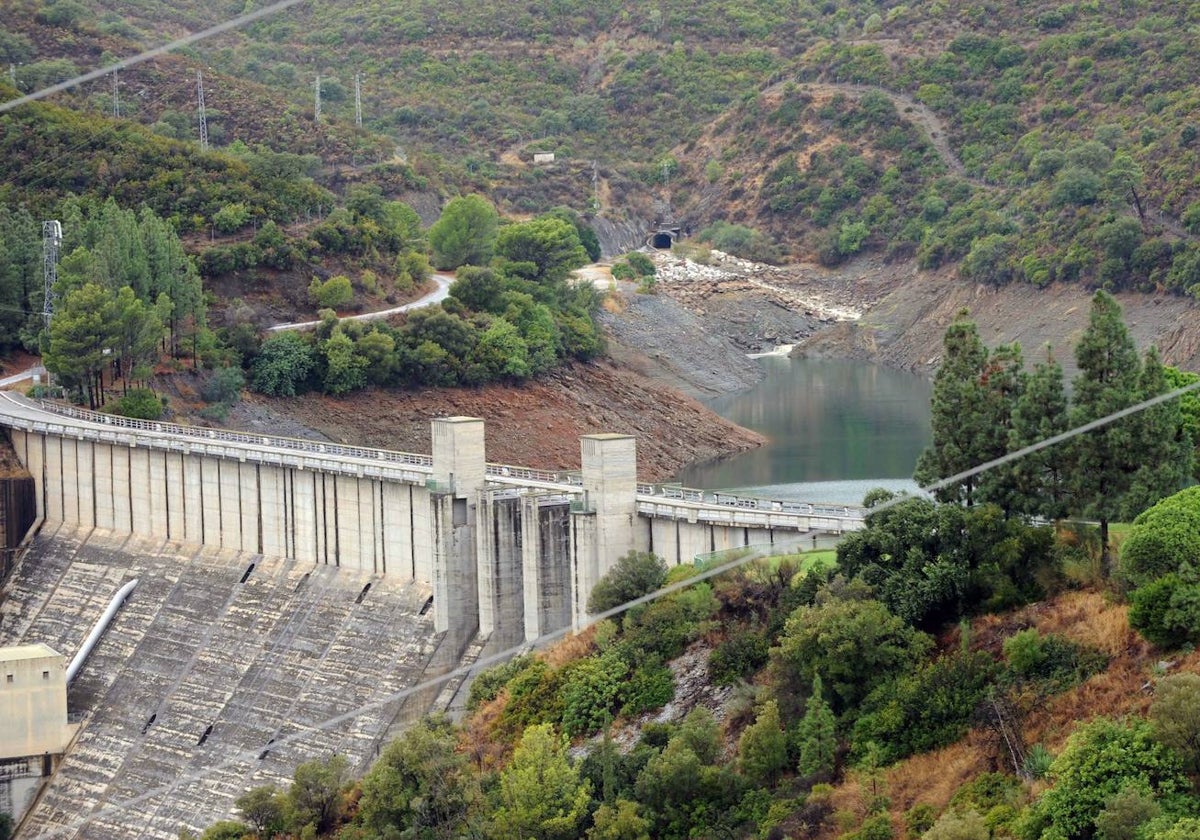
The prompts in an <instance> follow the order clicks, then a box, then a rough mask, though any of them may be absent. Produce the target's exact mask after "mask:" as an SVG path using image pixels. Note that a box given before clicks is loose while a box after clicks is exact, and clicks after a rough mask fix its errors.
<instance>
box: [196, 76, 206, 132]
mask: <svg viewBox="0 0 1200 840" xmlns="http://www.w3.org/2000/svg"><path fill="white" fill-rule="evenodd" d="M196 116H197V118H198V119H199V120H200V151H202V152H207V151H208V119H207V118H206V117H205V116H204V74H203V73H202V72H201V71H199V70H197V71H196Z"/></svg>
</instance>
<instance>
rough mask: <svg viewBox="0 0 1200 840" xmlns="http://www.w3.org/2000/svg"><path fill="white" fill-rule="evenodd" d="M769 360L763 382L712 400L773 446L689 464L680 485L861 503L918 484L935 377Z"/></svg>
mask: <svg viewBox="0 0 1200 840" xmlns="http://www.w3.org/2000/svg"><path fill="white" fill-rule="evenodd" d="M759 363H760V364H762V365H763V366H764V368H765V371H766V377H765V378H764V379H763V381H762V382H760V383H759V384H758V385H757V386H755V387H754V388H752V389H750V390H748V391H743V392H741V393H739V394H734V395H730V396H725V397H719V398H717V399H715V400H711V401H709V402H708V406H709V407H710V408H711V409H712V410H713V411H715V412H716V413H717V414H720V415H721V416H722V417H725V418H727V419H729V420H732V421H733V422H735V423H737V424H738V425H739V426H745V427H746V428H748V429H753V430H754V431H756V432H760V433H761V434H763V435H765V436H766V437H767V438H769V440H770V442H769V443H768V444H767V445H766V446H763V447H760V448H759V449H755V450H752V451H750V452H745V453H743V454H741V455H736V456H733V457H731V458H726V459H723V460H719V461H712V462H709V463H705V464H699V465H696V466H693V467H689V468H688V469H687V470H685V471H684V472H682V473H681V474H680V475H679V476H678V477H677V479H676V480H677V481H679V482H681V483H682V484H683V485H684V486H685V487H698V488H703V489H705V490H731V491H737V492H741V493H745V494H748V495H758V496H767V497H770V498H773V499H793V500H797V501H804V502H837V503H839V504H858V503H859V502H861V501H862V497H863V494H864V493H865V492H866V491H867V490H869V489H871V488H872V487H887V488H888V489H892V490H910V491H913V490H915V489H916V485H915V484H913V482H912V480H911V476H912V471H913V467H914V466H915V465H916V462H917V457H918V456H919V455H920V454H921V452H922V450H924V449H925V447H926V446H928V445H929V441H930V425H929V397H930V393H931V384H930V382H929V381H928V380H927V379H924V378H922V377H920V376H916V375H915V374H910V373H905V372H903V371H896V370H891V369H888V368H883V367H879V366H877V365H871V364H866V363H862V362H846V361H834V360H828V359H788V358H787V357H783V356H768V357H764V358H762V359H760V360H759Z"/></svg>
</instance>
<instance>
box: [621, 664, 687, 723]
mask: <svg viewBox="0 0 1200 840" xmlns="http://www.w3.org/2000/svg"><path fill="white" fill-rule="evenodd" d="M674 697H675V675H674V674H673V673H672V672H671V669H670V668H668V667H667V666H666V665H664V664H663V662H662V660H661V659H659V658H657V657H653V656H652V657H649V658H646V659H644V660H643V661H642V663H641V664H640V665H638V666H637V668H636V670H634V672H633V673H632V674H631V675H630V676H629V680H628V682H626V683H625V685H624V686H622V688H621V714H622V715H625V716H627V717H633V716H635V715H640V714H642V713H643V712H651V711H654V710H655V709H661V708H662V707H663V706H665V705H667V703H670V702H671V700H672V699H674Z"/></svg>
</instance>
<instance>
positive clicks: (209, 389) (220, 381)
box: [200, 367, 246, 405]
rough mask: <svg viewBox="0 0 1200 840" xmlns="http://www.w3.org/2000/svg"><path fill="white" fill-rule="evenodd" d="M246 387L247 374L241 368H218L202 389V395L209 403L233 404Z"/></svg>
mask: <svg viewBox="0 0 1200 840" xmlns="http://www.w3.org/2000/svg"><path fill="white" fill-rule="evenodd" d="M244 387H246V374H245V373H243V372H242V369H241V368H237V367H223V368H217V369H216V370H215V371H213V373H212V376H210V377H209V379H208V381H207V382H205V383H204V386H203V387H202V388H201V389H200V397H201V398H202V399H203V400H204V401H205V402H207V403H225V404H227V405H233V404H234V403H236V402H237V401H238V400H239V399H240V398H241V396H242V388H244Z"/></svg>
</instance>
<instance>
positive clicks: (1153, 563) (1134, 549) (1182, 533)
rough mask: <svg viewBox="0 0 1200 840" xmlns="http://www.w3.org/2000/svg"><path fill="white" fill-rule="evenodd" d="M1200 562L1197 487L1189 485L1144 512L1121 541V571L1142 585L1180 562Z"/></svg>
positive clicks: (1199, 489) (1174, 570)
mask: <svg viewBox="0 0 1200 840" xmlns="http://www.w3.org/2000/svg"><path fill="white" fill-rule="evenodd" d="M1198 562H1200V487H1189V488H1188V489H1186V490H1182V491H1180V492H1178V493H1176V494H1175V495H1173V496H1169V497H1167V498H1165V499H1163V500H1162V501H1161V502H1159V503H1158V504H1156V505H1154V506H1153V507H1151V508H1149V509H1147V510H1145V511H1143V512H1142V513H1141V514H1139V515H1138V517H1137V519H1135V520H1134V521H1133V527H1132V528H1130V530H1129V535H1128V536H1127V537H1126V538H1125V540H1124V542H1123V543H1122V544H1121V560H1120V571H1121V575H1122V577H1123V578H1124V579H1125V580H1126V581H1127V582H1129V583H1130V584H1131V585H1133V586H1141V585H1143V584H1145V583H1148V582H1150V581H1152V580H1154V579H1155V578H1158V577H1161V576H1162V575H1165V574H1167V573H1168V572H1176V571H1178V570H1179V567H1180V564H1182V563H1191V564H1193V565H1195V564H1197V563H1198Z"/></svg>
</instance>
